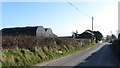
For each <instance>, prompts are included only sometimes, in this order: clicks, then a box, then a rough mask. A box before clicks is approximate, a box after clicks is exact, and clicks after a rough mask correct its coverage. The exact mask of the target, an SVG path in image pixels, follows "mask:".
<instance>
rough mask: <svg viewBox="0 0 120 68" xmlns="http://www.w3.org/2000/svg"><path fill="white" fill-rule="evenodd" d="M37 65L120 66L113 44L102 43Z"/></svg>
mask: <svg viewBox="0 0 120 68" xmlns="http://www.w3.org/2000/svg"><path fill="white" fill-rule="evenodd" d="M37 66H75V67H77V66H120V64H119V62H118V59H117V58H116V56H115V55H114V53H113V52H112V48H111V44H109V43H102V44H99V45H96V46H95V47H92V48H90V49H87V50H84V51H82V52H78V53H75V54H72V55H69V56H66V57H62V58H59V59H56V60H52V61H49V62H46V63H43V64H37Z"/></svg>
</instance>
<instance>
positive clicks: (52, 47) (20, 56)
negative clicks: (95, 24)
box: [1, 37, 96, 67]
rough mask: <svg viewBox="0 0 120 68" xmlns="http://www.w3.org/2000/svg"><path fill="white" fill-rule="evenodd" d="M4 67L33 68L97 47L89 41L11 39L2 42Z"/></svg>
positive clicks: (32, 38)
mask: <svg viewBox="0 0 120 68" xmlns="http://www.w3.org/2000/svg"><path fill="white" fill-rule="evenodd" d="M2 43H3V44H2V46H3V50H2V59H1V61H2V66H3V67H6V66H16V67H19V66H32V65H35V64H38V63H42V62H44V61H48V60H52V59H56V58H60V57H62V56H66V55H69V54H72V53H75V52H78V51H82V50H84V49H86V48H89V47H92V46H94V45H96V43H90V40H89V39H65V38H44V39H40V38H35V37H24V38H23V37H15V38H13V37H11V38H10V37H9V38H3V42H2Z"/></svg>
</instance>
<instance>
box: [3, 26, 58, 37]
mask: <svg viewBox="0 0 120 68" xmlns="http://www.w3.org/2000/svg"><path fill="white" fill-rule="evenodd" d="M18 35H27V36H37V37H40V36H41V37H56V35H55V34H53V32H52V30H51V29H50V28H44V27H43V26H35V27H16V28H4V29H2V36H18Z"/></svg>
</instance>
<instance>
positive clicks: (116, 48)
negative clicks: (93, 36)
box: [112, 39, 120, 60]
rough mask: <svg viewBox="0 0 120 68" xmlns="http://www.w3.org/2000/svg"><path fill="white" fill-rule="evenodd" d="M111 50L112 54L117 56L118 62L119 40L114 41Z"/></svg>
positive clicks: (119, 53) (119, 52) (119, 57)
mask: <svg viewBox="0 0 120 68" xmlns="http://www.w3.org/2000/svg"><path fill="white" fill-rule="evenodd" d="M112 48H113V51H114V53H115V54H116V55H117V56H118V59H119V60H120V39H117V40H114V41H113V42H112Z"/></svg>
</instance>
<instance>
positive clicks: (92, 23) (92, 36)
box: [91, 17, 94, 42]
mask: <svg viewBox="0 0 120 68" xmlns="http://www.w3.org/2000/svg"><path fill="white" fill-rule="evenodd" d="M93 19H94V18H93V17H92V40H91V42H93Z"/></svg>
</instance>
